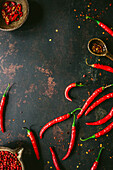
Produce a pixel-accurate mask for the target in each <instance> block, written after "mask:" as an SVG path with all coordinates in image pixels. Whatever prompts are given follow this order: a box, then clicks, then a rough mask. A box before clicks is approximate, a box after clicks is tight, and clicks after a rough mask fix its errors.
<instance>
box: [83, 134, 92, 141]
mask: <svg viewBox="0 0 113 170" xmlns="http://www.w3.org/2000/svg"><path fill="white" fill-rule="evenodd" d="M92 138H95V135H92V136H90V137H89V138H86V139H82V138H80V140H81V141H86V140H88V139H92Z"/></svg>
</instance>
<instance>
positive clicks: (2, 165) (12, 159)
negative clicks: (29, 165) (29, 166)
mask: <svg viewBox="0 0 113 170" xmlns="http://www.w3.org/2000/svg"><path fill="white" fill-rule="evenodd" d="M23 150H24V148H17V149H11V148H8V147H0V169H4V170H5V169H17V170H25V169H24V165H23V162H22V159H21V157H22V152H23Z"/></svg>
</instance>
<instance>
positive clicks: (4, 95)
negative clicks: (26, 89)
mask: <svg viewBox="0 0 113 170" xmlns="http://www.w3.org/2000/svg"><path fill="white" fill-rule="evenodd" d="M9 87H10V84H9V83H8V86H7V88H6V90H5V92H4V94H3V97H6V93H7V91H8V89H9Z"/></svg>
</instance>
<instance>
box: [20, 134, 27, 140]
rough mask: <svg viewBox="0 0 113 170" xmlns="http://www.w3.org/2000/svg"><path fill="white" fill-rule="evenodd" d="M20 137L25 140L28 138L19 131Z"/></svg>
mask: <svg viewBox="0 0 113 170" xmlns="http://www.w3.org/2000/svg"><path fill="white" fill-rule="evenodd" d="M18 138H19V139H24V140H25V139H26V137H25V136H24V135H22V134H20V133H19V135H18Z"/></svg>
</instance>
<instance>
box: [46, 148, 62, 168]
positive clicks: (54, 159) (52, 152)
mask: <svg viewBox="0 0 113 170" xmlns="http://www.w3.org/2000/svg"><path fill="white" fill-rule="evenodd" d="M49 149H50V151H51V154H52V160H53V164H54V166H55V168H56V170H60V167H59V165H58V161H57V158H56V155H55V153H54V151H53V149H52V147H49Z"/></svg>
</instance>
